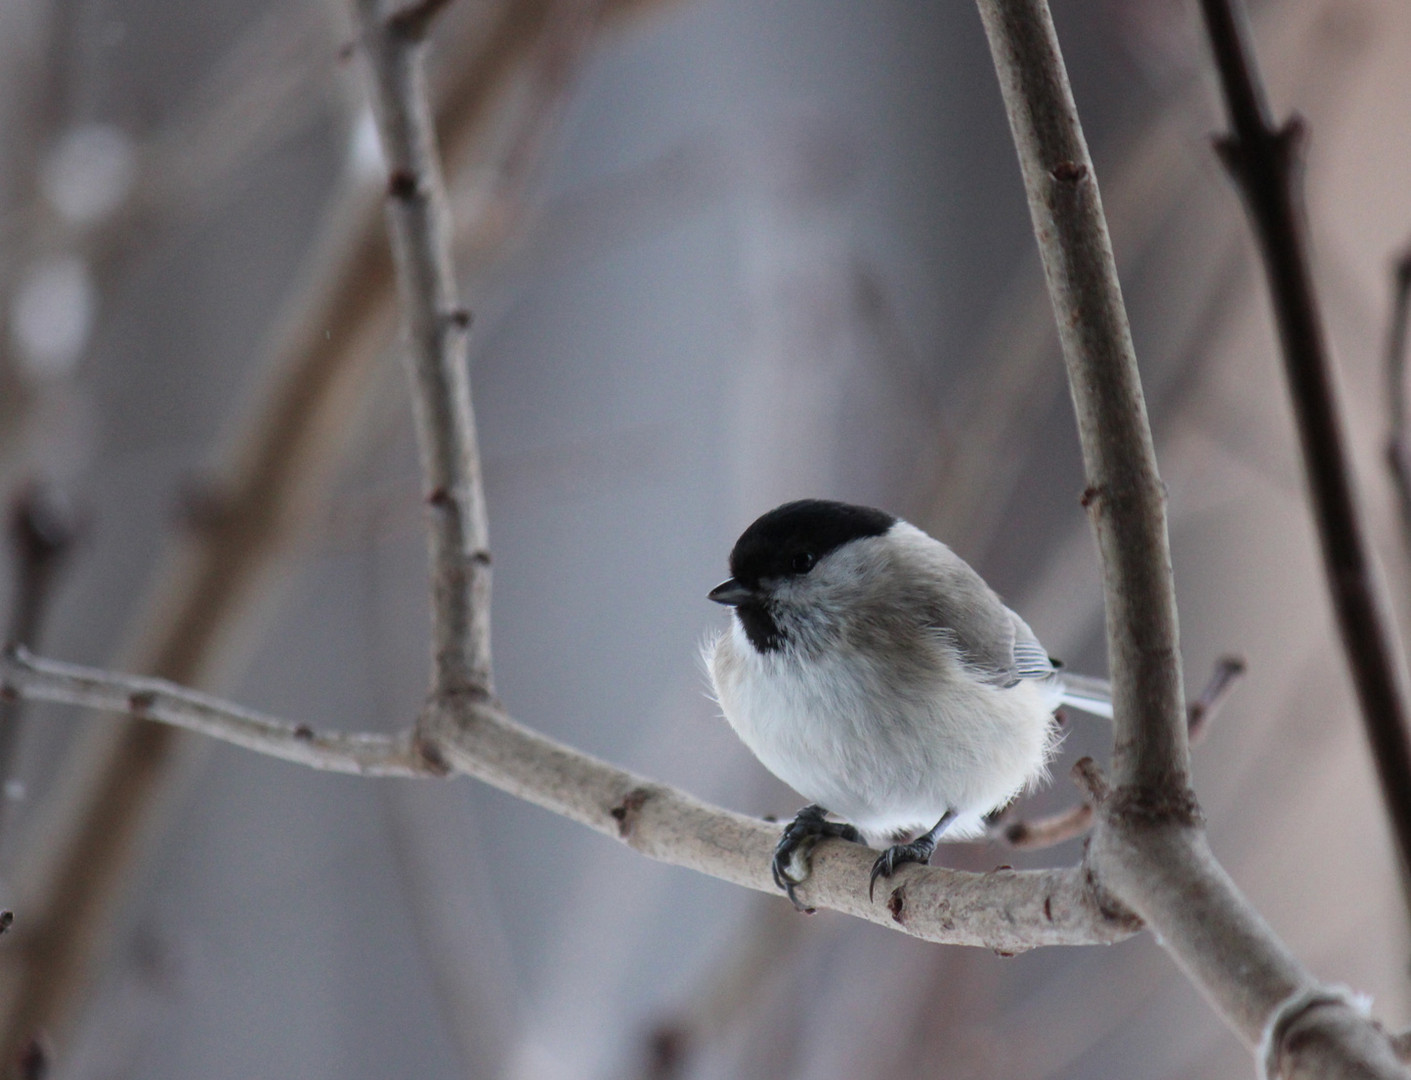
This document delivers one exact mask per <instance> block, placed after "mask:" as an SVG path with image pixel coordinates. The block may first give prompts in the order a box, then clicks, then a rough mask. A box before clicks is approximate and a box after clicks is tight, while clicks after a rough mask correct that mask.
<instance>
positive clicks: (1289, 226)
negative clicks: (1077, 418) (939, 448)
mask: <svg viewBox="0 0 1411 1080" xmlns="http://www.w3.org/2000/svg"><path fill="white" fill-rule="evenodd" d="M1201 11H1202V12H1203V13H1204V16H1205V25H1206V29H1207V31H1208V33H1209V37H1210V43H1211V48H1212V50H1213V52H1214V56H1215V66H1216V68H1217V70H1218V72H1219V76H1220V86H1221V89H1222V91H1223V93H1224V99H1225V107H1226V111H1227V113H1228V116H1229V122H1230V132H1229V134H1227V135H1225V136H1224V137H1222V138H1221V139H1220V140H1219V142H1218V143H1217V148H1218V150H1219V152H1220V157H1221V159H1222V160H1223V161H1224V163H1225V166H1226V168H1227V169H1228V170H1229V172H1230V175H1231V177H1232V178H1233V179H1234V181H1235V183H1236V186H1237V187H1238V188H1239V190H1240V193H1241V194H1242V195H1243V197H1244V205H1245V210H1246V212H1247V214H1248V216H1249V221H1250V225H1251V227H1252V229H1253V230H1254V232H1255V235H1256V237H1257V238H1258V241H1259V249H1260V254H1261V255H1262V257H1263V262H1264V270H1265V276H1266V277H1267V279H1268V283H1269V292H1270V296H1271V300H1272V303H1273V307H1274V316H1275V321H1276V323H1277V324H1278V331H1279V341H1280V344H1281V346H1282V352H1283V357H1284V370H1285V373H1286V374H1287V376H1288V382H1289V392H1290V395H1291V397H1292V399H1293V407H1294V414H1295V418H1296V420H1297V425H1298V433H1299V443H1300V445H1301V446H1302V449H1303V464H1304V469H1305V471H1306V473H1307V476H1308V487H1309V493H1310V496H1311V498H1312V502H1313V516H1314V521H1315V523H1316V525H1317V528H1318V538H1319V541H1320V543H1321V546H1322V552H1323V566H1324V571H1325V574H1326V577H1327V580H1328V588H1329V590H1330V592H1331V593H1332V600H1333V608H1334V610H1335V611H1336V613H1337V621H1338V629H1339V630H1340V631H1341V634H1342V643H1343V651H1344V652H1345V654H1346V656H1347V663H1348V666H1349V667H1350V668H1351V672H1352V680H1353V684H1354V686H1355V687H1356V690H1357V698H1358V701H1359V703H1360V704H1361V711H1362V722H1363V726H1364V727H1365V729H1366V731H1367V738H1368V740H1369V741H1370V742H1371V744H1372V756H1373V760H1374V762H1375V765H1376V769H1377V777H1378V779H1379V780H1380V782H1381V789H1382V799H1383V802H1384V803H1385V805H1386V809H1387V814H1388V816H1389V817H1390V818H1391V826H1392V832H1393V835H1394V836H1395V837H1396V843H1397V849H1398V851H1399V853H1400V856H1401V865H1402V868H1403V871H1404V872H1411V728H1409V727H1408V725H1409V724H1411V695H1408V680H1407V673H1406V666H1405V660H1404V658H1403V654H1402V650H1401V647H1400V644H1399V643H1398V641H1397V635H1396V630H1395V628H1394V625H1393V623H1392V620H1391V618H1390V614H1389V613H1390V610H1391V608H1390V605H1389V603H1388V602H1387V598H1386V596H1385V592H1384V589H1383V586H1382V583H1381V581H1380V579H1379V575H1378V572H1377V570H1376V567H1375V565H1374V564H1373V557H1372V554H1371V549H1370V547H1369V545H1368V543H1367V540H1366V536H1365V532H1364V529H1363V525H1362V520H1361V513H1360V511H1359V509H1358V504H1357V493H1356V490H1355V486H1354V480H1353V477H1352V461H1351V457H1350V455H1349V453H1348V450H1347V439H1346V436H1345V434H1344V431H1343V419H1342V408H1341V405H1340V403H1339V401H1338V396H1337V387H1336V385H1335V383H1334V376H1333V369H1332V360H1331V354H1330V351H1329V349H1328V342H1327V332H1326V329H1325V326H1324V322H1323V317H1322V312H1321V308H1320V306H1319V303H1318V295H1317V291H1316V289H1315V288H1314V283H1313V269H1312V262H1311V256H1310V254H1309V249H1308V243H1307V239H1306V235H1305V233H1306V226H1305V222H1306V213H1305V209H1304V200H1303V183H1302V178H1303V153H1302V151H1303V136H1304V125H1303V123H1302V121H1301V120H1300V119H1298V118H1297V117H1295V118H1293V119H1291V120H1289V121H1288V122H1287V123H1285V124H1283V125H1277V124H1275V122H1274V120H1273V115H1272V113H1271V111H1270V108H1269V103H1268V100H1267V95H1266V94H1265V92H1264V86H1263V82H1262V80H1261V79H1260V77H1259V74H1258V72H1257V69H1256V66H1255V59H1254V54H1253V50H1252V48H1251V46H1250V39H1249V27H1248V23H1247V19H1246V17H1245V13H1244V9H1243V5H1240V4H1237V3H1235V2H1233V0H1201Z"/></svg>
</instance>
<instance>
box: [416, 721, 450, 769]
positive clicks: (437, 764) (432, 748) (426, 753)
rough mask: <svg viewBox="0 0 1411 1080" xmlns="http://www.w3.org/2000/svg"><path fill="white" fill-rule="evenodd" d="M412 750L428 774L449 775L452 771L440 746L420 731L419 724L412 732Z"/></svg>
mask: <svg viewBox="0 0 1411 1080" xmlns="http://www.w3.org/2000/svg"><path fill="white" fill-rule="evenodd" d="M412 750H413V751H414V752H415V754H416V757H417V760H418V761H420V762H421V765H422V768H423V769H424V770H425V771H426V772H427V774H428V775H431V776H450V775H451V773H452V772H453V771H454V770H453V769H452V768H451V763H450V762H449V761H447V760H446V755H445V754H443V753H442V752H441V747H440V746H439V745H437V744H436V742H435V741H434V740H432V739H431V738H429V737H428V736H427V735H426V734H425V733H424V732H423V731H421V730H420V726H418V728H417V729H416V730H415V731H413V733H412Z"/></svg>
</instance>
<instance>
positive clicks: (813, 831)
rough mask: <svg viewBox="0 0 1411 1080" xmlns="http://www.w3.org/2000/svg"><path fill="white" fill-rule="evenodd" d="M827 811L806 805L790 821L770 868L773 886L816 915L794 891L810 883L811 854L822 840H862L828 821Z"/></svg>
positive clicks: (841, 824)
mask: <svg viewBox="0 0 1411 1080" xmlns="http://www.w3.org/2000/svg"><path fill="white" fill-rule="evenodd" d="M826 814H827V811H826V810H824V809H823V807H821V806H816V805H815V806H805V807H804V808H803V809H802V810H800V811H799V812H798V813H797V814H795V815H794V820H793V821H791V822H789V824H788V826H787V827H786V828H785V829H784V832H783V835H781V836H780V837H779V843H778V844H776V845H775V847H774V858H773V860H772V861H771V862H770V865H769V869H770V872H771V873H772V874H773V875H774V884H776V885H778V886H779V888H781V889H783V890H784V892H785V894H786V895H787V896H788V897H789V901H790V902H791V903H792V904H793V905H794V908H795V909H796V910H798V911H803V912H807V913H808V914H812V913H813V908H811V907H806V906H805V905H804V904H802V903H800V902H799V898H798V895H797V893H795V891H794V890H795V888H796V887H797V886H799V885H802V884H803V883H804V882H805V881H807V880H808V875H809V873H810V872H811V870H812V866H811V865H810V861H809V855H810V853H811V852H812V851H813V847H814V845H815V844H817V843H818V841H820V840H824V839H828V838H830V837H836V838H838V839H840V840H852V841H855V842H856V841H860V840H861V837H860V836H859V835H858V831H857V830H856V829H855V828H853V827H852V826H851V825H848V824H846V823H844V822H840V821H829V820H828V819H827V817H826Z"/></svg>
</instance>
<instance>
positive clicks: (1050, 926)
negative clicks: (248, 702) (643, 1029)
mask: <svg viewBox="0 0 1411 1080" xmlns="http://www.w3.org/2000/svg"><path fill="white" fill-rule="evenodd" d="M0 683H3V685H4V686H5V687H6V688H7V689H8V690H10V691H12V692H14V693H17V694H20V695H23V696H24V697H27V698H37V699H42V700H47V701H58V702H65V703H68V704H73V705H81V706H87V707H90V708H98V709H104V710H111V711H114V712H120V713H125V714H126V715H128V716H130V717H133V718H142V719H148V720H157V721H160V722H162V723H166V724H172V725H175V726H177V727H182V728H186V729H187V730H191V731H197V732H200V733H201V734H204V735H208V736H210V737H212V738H216V739H221V740H223V741H225V742H232V743H235V744H237V745H239V746H243V747H245V748H246V749H249V750H254V751H256V752H258V753H263V754H269V755H271V756H273V757H278V758H281V759H283V760H285V761H293V762H297V763H299V764H303V765H309V766H312V767H314V768H319V769H330V770H333V771H337V772H346V773H359V774H362V775H365V776H443V775H445V774H446V772H447V771H448V770H450V771H455V772H460V773H465V774H466V775H468V776H473V777H475V778H477V779H479V780H483V781H485V782H486V783H488V784H491V785H493V786H494V787H497V788H500V789H501V790H502V791H507V792H509V793H510V794H512V795H516V796H518V797H520V798H522V799H525V800H527V801H529V802H532V803H534V804H536V805H538V806H542V807H544V808H546V809H548V810H552V811H553V812H554V813H557V814H561V815H563V816H564V817H567V818H571V819H572V820H574V821H578V822H581V823H582V824H584V825H587V826H589V827H590V828H592V829H596V830H597V831H598V832H601V833H604V834H606V835H608V836H611V837H613V838H615V839H617V840H621V841H622V842H624V843H626V844H628V845H629V846H631V847H633V848H635V849H636V850H638V851H640V852H641V853H642V854H644V855H647V856H649V857H650V858H653V859H658V860H660V861H662V862H667V863H672V864H674V865H676V866H685V867H688V868H690V869H693V870H699V871H700V872H702V873H705V874H709V875H711V876H712V877H718V878H721V879H723V880H725V881H731V882H734V883H735V884H738V885H745V886H747V887H749V888H752V889H757V890H759V891H761V892H765V893H769V894H771V895H773V894H777V893H778V889H777V887H776V886H775V884H774V881H773V878H772V876H771V874H770V872H769V860H770V855H771V853H772V852H773V850H774V845H775V843H776V842H777V841H778V827H777V826H776V825H775V824H773V823H771V822H767V821H762V820H759V819H756V818H750V817H746V816H745V815H743V814H736V813H733V812H731V811H728V810H723V809H721V808H719V807H715V806H710V805H708V804H707V803H704V802H701V801H700V800H698V799H695V798H693V797H692V796H690V795H687V794H686V793H684V792H681V791H678V790H677V789H675V788H672V787H669V786H667V785H665V784H659V783H656V782H655V781H651V780H648V779H646V778H644V777H641V776H637V775H635V774H633V773H630V772H627V771H625V770H623V769H619V768H617V767H615V766H613V765H609V764H607V763H606V762H603V761H600V760H598V759H597V758H594V757H592V756H590V755H588V754H584V753H581V752H580V751H577V750H574V749H572V748H570V747H568V746H565V745H563V744H562V743H559V742H556V741H554V740H553V739H549V738H547V737H545V736H543V735H539V734H537V733H535V732H533V731H530V730H529V729H528V728H525V727H523V726H522V725H520V724H518V723H516V722H515V721H514V720H512V719H511V718H510V717H508V716H506V715H505V714H504V713H503V712H501V711H500V710H499V709H498V708H496V707H495V706H494V705H492V704H490V703H488V702H475V703H469V704H468V703H467V702H466V700H465V699H461V701H460V702H459V707H460V708H461V710H462V711H461V713H460V715H459V716H458V722H459V728H458V730H457V731H456V732H455V733H454V734H453V735H452V736H450V737H449V738H448V739H447V740H446V741H444V742H442V743H440V744H438V745H436V746H435V747H418V746H416V745H414V739H413V736H411V735H404V736H398V737H391V736H385V735H349V734H332V733H324V734H315V733H314V732H313V731H312V730H310V729H309V728H307V727H305V726H303V725H296V724H290V723H288V722H286V721H283V720H277V719H274V718H272V717H268V716H262V715H260V714H259V713H256V712H253V711H251V710H249V709H245V708H242V707H240V706H238V705H232V704H229V703H227V702H224V701H221V700H219V699H217V698H214V697H210V696H208V695H206V694H200V693H196V692H195V691H192V690H187V689H184V688H182V687H179V686H176V685H174V684H172V683H169V682H166V681H164V680H161V679H147V678H138V677H134V676H124V675H114V674H111V673H108V672H103V671H97V670H94V669H92V668H85V667H79V666H77V665H73V664H63V663H58V662H56V661H52V660H41V659H38V658H36V657H32V656H30V655H29V654H28V653H27V652H26V651H25V650H23V649H22V648H18V647H14V648H10V649H8V650H6V651H5V652H4V653H3V654H0ZM428 751H429V752H431V753H432V754H433V760H432V761H430V762H428V761H427V760H426V758H425V754H426V753H427V752H428ZM435 753H440V754H443V755H444V757H445V765H446V767H447V768H438V767H437V766H436V763H435V761H434V754H435ZM875 856H876V852H874V851H871V850H870V849H868V848H866V847H864V846H862V845H861V844H850V843H845V842H842V841H838V842H834V843H826V844H823V845H821V846H820V847H819V848H817V849H816V850H815V852H814V867H813V874H812V875H811V876H810V877H809V879H808V881H807V882H806V883H805V884H804V885H801V886H799V891H800V894H801V896H802V898H803V899H804V900H805V901H806V903H807V904H808V906H810V907H827V908H832V909H834V910H836V911H842V912H844V913H846V914H849V915H855V916H858V917H859V918H864V919H867V920H868V921H870V922H875V923H879V924H881V925H883V926H890V927H892V928H893V929H899V930H902V931H904V932H906V933H908V934H911V935H913V936H915V937H919V938H924V939H925V940H928V941H937V942H945V943H948V944H957V945H979V946H982V947H985V948H990V949H996V950H999V951H1001V952H1006V953H1013V952H1021V951H1023V950H1025V949H1032V948H1036V947H1038V946H1041V945H1087V944H1100V943H1106V942H1111V941H1118V940H1120V939H1122V938H1124V937H1128V936H1130V935H1131V934H1133V933H1135V932H1136V931H1137V930H1139V929H1140V923H1139V922H1137V921H1136V920H1135V919H1133V918H1132V916H1131V915H1130V914H1129V913H1126V912H1124V911H1122V910H1121V909H1120V908H1119V907H1116V906H1114V905H1113V904H1112V903H1110V902H1109V901H1107V900H1106V899H1105V898H1104V897H1102V895H1101V894H1100V893H1099V892H1098V891H1096V890H1095V889H1094V887H1093V885H1092V883H1091V882H1090V881H1089V879H1088V875H1087V872H1086V869H1085V868H1084V867H1082V866H1077V867H1072V868H1070V869H1066V870H1035V871H1022V872H1014V871H1003V872H998V871H997V872H994V873H989V874H976V873H970V872H966V871H960V870H946V869H941V868H936V867H915V868H911V867H908V868H907V870H906V871H905V876H904V877H902V878H901V880H900V883H899V884H898V885H897V887H896V888H895V889H893V891H892V894H891V897H890V899H889V902H888V904H886V905H882V904H874V903H871V902H869V901H868V899H867V890H866V888H865V887H864V886H865V883H866V882H867V880H868V875H869V873H870V871H871V867H872V861H873V859H874V858H875ZM781 902H782V901H781Z"/></svg>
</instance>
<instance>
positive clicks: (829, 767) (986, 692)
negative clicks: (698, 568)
mask: <svg viewBox="0 0 1411 1080" xmlns="http://www.w3.org/2000/svg"><path fill="white" fill-rule="evenodd" d="M928 648H932V649H933V650H934V657H928V658H927V661H928V662H927V663H924V664H914V665H907V667H908V668H909V670H911V671H912V672H913V675H912V676H911V677H910V680H909V682H908V683H907V685H897V684H896V683H895V682H894V681H893V682H889V681H888V680H889V678H892V677H894V675H895V669H891V668H889V669H888V671H881V670H878V669H877V668H876V667H875V666H869V665H867V664H866V663H863V662H860V661H858V660H857V659H856V654H853V656H852V657H850V658H849V660H848V662H847V663H843V662H841V661H840V660H839V658H838V656H837V654H836V652H833V651H824V652H822V653H818V654H815V655H812V656H810V657H809V658H808V660H807V661H806V662H805V661H804V660H803V659H802V658H801V656H800V653H799V651H798V650H796V649H791V648H785V649H782V650H778V651H774V652H769V653H760V652H758V651H756V650H755V649H754V647H753V646H751V644H750V643H749V640H748V639H747V638H746V636H745V634H744V631H743V629H742V627H741V626H740V623H739V620H738V618H734V617H732V618H731V628H730V630H728V631H726V632H725V633H723V634H721V635H720V636H719V637H718V638H716V639H715V641H714V642H712V643H711V644H710V645H709V646H707V648H706V661H707V664H708V666H709V669H710V676H711V681H712V683H713V684H714V687H715V694H716V698H717V700H718V701H719V703H720V707H721V709H722V710H723V712H724V714H725V718H726V720H728V721H729V722H730V725H731V727H733V728H734V729H735V731H736V733H737V734H738V735H739V736H740V739H741V740H742V741H743V742H744V743H745V745H746V746H748V747H749V748H750V749H751V750H752V751H753V752H754V753H755V755H756V756H757V757H758V758H759V760H760V761H761V762H763V764H764V765H765V767H766V768H768V769H769V770H770V771H771V772H772V773H774V774H775V775H776V776H778V777H779V778H780V779H781V780H783V781H784V782H785V783H786V784H788V785H789V786H790V787H792V788H794V790H796V791H797V792H798V793H799V794H800V795H802V796H803V797H804V798H805V799H806V800H808V801H809V802H811V803H818V804H820V805H821V806H823V807H824V808H825V809H827V810H830V811H832V812H833V813H835V814H837V815H838V816H839V817H841V818H843V819H845V820H847V821H850V822H852V824H854V825H856V826H857V827H858V828H859V829H861V830H862V831H863V833H864V834H866V835H867V836H868V838H869V839H871V840H873V841H874V842H877V841H883V840H890V839H891V838H892V837H893V836H895V835H896V834H899V833H908V834H911V833H916V832H919V831H922V830H924V829H929V828H930V827H931V826H932V825H934V824H935V823H936V822H937V821H939V820H940V818H941V817H942V815H944V814H945V813H946V811H947V810H954V811H955V812H956V814H957V818H956V820H955V822H954V823H953V824H952V825H951V827H950V829H949V831H948V832H947V835H948V836H953V837H956V838H959V837H964V836H973V835H976V834H977V833H979V832H981V831H982V830H983V823H982V818H983V817H984V815H985V814H986V813H988V812H990V811H991V810H994V809H996V808H998V807H1000V806H1003V805H1004V804H1005V803H1007V802H1008V801H1009V800H1010V799H1012V798H1013V797H1014V796H1015V795H1016V794H1018V793H1019V791H1020V790H1022V789H1023V788H1024V787H1025V786H1026V785H1028V784H1030V783H1033V782H1034V781H1036V780H1038V779H1039V778H1040V777H1042V776H1043V774H1044V766H1045V762H1046V761H1047V759H1048V757H1049V755H1050V753H1051V751H1052V749H1053V746H1054V743H1055V741H1056V740H1055V734H1054V733H1055V727H1054V724H1053V710H1054V708H1055V707H1056V706H1057V704H1058V700H1057V694H1058V690H1057V688H1056V686H1054V685H1053V684H1052V683H1048V682H1042V681H1035V680H1024V681H1021V682H1020V683H1019V684H1018V685H1016V686H1014V687H1011V688H1009V689H1000V688H997V687H992V686H987V685H984V684H982V683H979V682H976V681H975V680H973V679H970V678H967V677H966V676H965V675H964V674H963V673H962V672H960V671H959V670H958V664H957V662H956V660H955V656H954V653H953V652H952V651H951V650H950V649H949V648H948V647H946V646H945V645H944V644H942V643H941V642H939V641H937V642H934V643H928ZM889 672H890V674H889ZM918 673H919V674H918Z"/></svg>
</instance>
